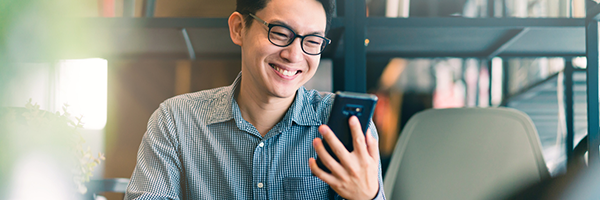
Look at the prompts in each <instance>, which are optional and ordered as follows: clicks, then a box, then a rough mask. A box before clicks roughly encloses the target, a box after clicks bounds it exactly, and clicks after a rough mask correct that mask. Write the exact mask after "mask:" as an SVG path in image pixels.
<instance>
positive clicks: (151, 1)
mask: <svg viewBox="0 0 600 200" xmlns="http://www.w3.org/2000/svg"><path fill="white" fill-rule="evenodd" d="M155 8H156V0H146V17H154V10H155Z"/></svg>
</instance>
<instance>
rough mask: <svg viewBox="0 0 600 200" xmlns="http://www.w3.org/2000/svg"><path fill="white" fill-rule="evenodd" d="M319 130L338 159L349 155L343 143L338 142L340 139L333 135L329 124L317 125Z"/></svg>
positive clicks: (343, 158)
mask: <svg viewBox="0 0 600 200" xmlns="http://www.w3.org/2000/svg"><path fill="white" fill-rule="evenodd" d="M319 132H320V133H321V135H323V139H325V142H327V144H328V145H329V147H330V148H331V151H333V153H334V154H335V155H336V156H337V157H338V159H340V161H342V160H345V159H346V158H347V157H348V156H349V154H350V152H348V150H347V149H346V147H345V146H344V144H342V142H340V139H338V138H337V136H335V134H334V133H333V131H332V130H331V129H330V128H329V126H327V125H321V126H320V127H319Z"/></svg>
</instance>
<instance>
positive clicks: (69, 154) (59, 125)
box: [0, 99, 105, 194]
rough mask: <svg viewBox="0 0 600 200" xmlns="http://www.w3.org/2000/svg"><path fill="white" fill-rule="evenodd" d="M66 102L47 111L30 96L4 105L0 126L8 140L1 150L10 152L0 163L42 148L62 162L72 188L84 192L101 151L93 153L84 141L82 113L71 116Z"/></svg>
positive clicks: (42, 150) (9, 161) (16, 158)
mask: <svg viewBox="0 0 600 200" xmlns="http://www.w3.org/2000/svg"><path fill="white" fill-rule="evenodd" d="M67 108H68V105H64V106H63V108H62V114H61V113H60V112H55V113H52V112H48V111H44V110H41V109H40V106H39V105H37V104H32V102H31V99H30V100H29V102H27V104H26V105H25V108H7V109H6V111H5V112H3V114H2V115H1V116H0V126H2V127H4V128H5V129H6V130H5V131H7V134H6V135H4V137H6V139H7V140H8V141H10V142H9V143H8V142H7V144H8V145H7V146H5V147H3V148H4V150H7V151H8V152H12V153H11V155H10V157H9V158H2V160H0V161H1V162H3V163H5V164H6V163H8V164H10V163H15V162H16V161H17V160H18V159H19V157H20V156H24V155H27V154H28V153H31V152H43V153H45V154H47V155H51V156H52V157H53V158H55V159H57V160H59V161H60V163H62V164H63V167H64V169H66V170H69V171H70V174H72V178H73V179H72V180H73V183H74V186H75V187H76V189H77V190H78V191H79V192H80V193H82V194H84V193H86V192H87V188H86V186H85V184H86V183H87V182H89V181H90V178H91V177H92V172H93V170H94V167H96V166H97V165H98V164H100V162H101V160H104V159H105V158H104V156H103V155H102V153H98V155H97V156H93V155H92V152H91V148H90V147H89V146H87V148H86V145H85V140H84V139H83V137H82V135H81V133H80V131H79V130H80V129H82V128H83V123H82V121H81V119H82V117H72V116H71V114H69V112H68V111H67Z"/></svg>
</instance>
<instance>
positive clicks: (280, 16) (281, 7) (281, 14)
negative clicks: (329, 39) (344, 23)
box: [257, 0, 327, 33]
mask: <svg viewBox="0 0 600 200" xmlns="http://www.w3.org/2000/svg"><path fill="white" fill-rule="evenodd" d="M257 14H260V15H262V16H259V17H261V18H263V20H266V21H267V22H269V23H274V24H282V25H286V26H289V27H290V28H293V29H294V30H296V29H302V30H298V31H303V32H310V33H313V32H314V33H324V32H325V28H326V26H327V17H326V15H325V9H324V8H323V5H322V4H321V2H319V1H317V0H270V1H269V2H267V5H266V7H265V8H263V9H262V10H260V11H258V12H257Z"/></svg>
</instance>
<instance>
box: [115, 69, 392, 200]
mask: <svg viewBox="0 0 600 200" xmlns="http://www.w3.org/2000/svg"><path fill="white" fill-rule="evenodd" d="M240 77H241V75H238V77H237V78H236V80H235V81H234V83H233V84H232V85H230V86H226V87H221V88H215V89H211V90H204V91H199V92H195V93H190V94H184V95H180V96H176V97H173V98H171V99H168V100H166V101H165V102H163V103H162V104H160V107H159V108H158V109H157V110H156V111H155V112H154V113H153V114H152V116H151V117H150V120H149V122H148V129H147V131H146V133H145V134H144V137H143V139H142V143H141V145H140V148H139V151H138V157H137V165H136V166H135V170H134V172H133V175H132V176H131V182H130V184H129V186H128V188H127V192H126V194H125V199H340V197H339V196H338V195H337V194H335V192H333V190H331V189H330V187H329V185H327V183H325V182H323V181H321V180H320V179H319V178H317V177H316V176H313V175H312V173H311V170H310V168H309V166H308V158H310V157H316V156H317V154H316V152H315V150H314V148H313V146H312V141H313V139H314V138H316V137H321V135H320V134H319V132H318V131H317V129H318V127H319V125H321V124H323V123H324V122H326V121H327V118H328V116H329V112H330V109H331V105H332V103H333V101H332V100H333V98H334V95H333V94H331V93H319V92H317V91H315V90H310V91H309V90H306V89H305V88H304V87H301V88H300V89H298V91H297V92H296V97H295V100H294V103H292V105H291V107H290V109H289V110H288V111H287V112H286V114H285V116H284V117H283V119H282V120H281V121H280V122H279V123H277V125H275V126H274V127H273V128H272V129H271V130H270V131H269V132H268V133H267V134H266V135H265V137H262V136H261V135H260V133H259V132H258V131H257V130H256V128H255V127H254V126H253V125H252V124H250V123H249V122H248V121H246V120H244V119H243V118H242V115H241V112H240V109H239V107H238V104H237V103H236V101H235V99H234V93H235V90H236V87H237V86H238V85H239V81H240ZM369 129H371V133H373V135H374V136H375V137H377V131H376V130H375V126H374V125H373V122H371V124H370V125H369ZM379 186H380V187H379V193H378V194H377V197H376V199H384V195H383V182H382V179H381V170H380V174H379Z"/></svg>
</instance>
